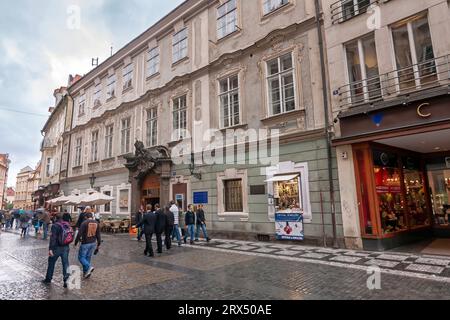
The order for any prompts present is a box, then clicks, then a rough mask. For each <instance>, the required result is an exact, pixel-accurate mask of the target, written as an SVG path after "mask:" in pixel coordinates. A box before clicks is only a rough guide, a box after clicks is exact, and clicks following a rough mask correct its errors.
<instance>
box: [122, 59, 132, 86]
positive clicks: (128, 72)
mask: <svg viewBox="0 0 450 320" xmlns="http://www.w3.org/2000/svg"><path fill="white" fill-rule="evenodd" d="M133 69H134V68H133V64H132V63H130V64H129V65H127V66H126V67H124V68H123V88H124V89H128V88H131V87H132V86H133Z"/></svg>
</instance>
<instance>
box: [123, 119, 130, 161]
mask: <svg viewBox="0 0 450 320" xmlns="http://www.w3.org/2000/svg"><path fill="white" fill-rule="evenodd" d="M130 139H131V118H126V119H123V120H122V139H121V150H122V154H126V153H129V152H130Z"/></svg>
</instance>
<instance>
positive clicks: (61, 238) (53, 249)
mask: <svg viewBox="0 0 450 320" xmlns="http://www.w3.org/2000/svg"><path fill="white" fill-rule="evenodd" d="M56 220H57V222H56V223H55V224H53V225H52V230H51V231H52V233H51V236H50V245H49V253H48V256H49V258H48V268H47V275H46V277H45V279H44V281H43V283H44V284H50V283H51V282H52V279H53V273H54V271H55V265H56V262H57V261H58V259H59V258H61V262H62V267H63V280H64V288H67V280H68V279H69V276H70V275H69V273H68V268H69V251H70V248H69V245H70V244H71V243H72V242H73V240H74V232H73V230H72V227H71V226H70V224H69V222H68V221H65V220H63V215H62V214H61V213H58V214H57V215H56Z"/></svg>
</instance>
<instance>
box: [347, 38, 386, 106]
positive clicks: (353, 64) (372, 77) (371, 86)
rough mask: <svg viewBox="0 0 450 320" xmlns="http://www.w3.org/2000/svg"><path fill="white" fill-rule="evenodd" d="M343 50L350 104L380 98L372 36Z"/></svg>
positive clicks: (376, 61) (351, 43) (375, 52)
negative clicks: (345, 60)
mask: <svg viewBox="0 0 450 320" xmlns="http://www.w3.org/2000/svg"><path fill="white" fill-rule="evenodd" d="M345 50H346V53H347V66H348V75H349V80H350V91H351V98H352V102H353V103H356V102H361V101H368V100H372V99H376V98H379V97H381V86H380V78H379V73H378V59H377V51H376V48H375V38H374V35H373V34H371V35H369V36H367V37H364V38H362V39H359V40H356V41H353V42H350V43H348V44H347V45H346V46H345Z"/></svg>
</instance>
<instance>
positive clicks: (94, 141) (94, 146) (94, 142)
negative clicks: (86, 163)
mask: <svg viewBox="0 0 450 320" xmlns="http://www.w3.org/2000/svg"><path fill="white" fill-rule="evenodd" d="M95 161H98V130H97V131H94V132H92V134H91V162H95Z"/></svg>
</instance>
